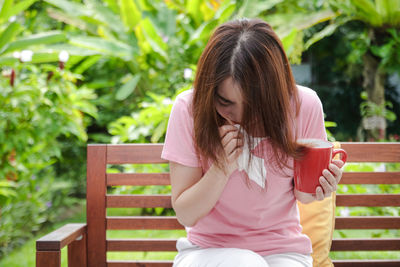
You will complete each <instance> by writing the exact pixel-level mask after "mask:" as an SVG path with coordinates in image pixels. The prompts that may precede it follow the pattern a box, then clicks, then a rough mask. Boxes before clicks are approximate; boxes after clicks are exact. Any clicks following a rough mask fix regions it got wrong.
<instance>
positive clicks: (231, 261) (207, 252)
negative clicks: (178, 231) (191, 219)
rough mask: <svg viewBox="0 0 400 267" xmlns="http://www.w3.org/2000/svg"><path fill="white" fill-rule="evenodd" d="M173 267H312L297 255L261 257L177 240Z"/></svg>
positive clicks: (239, 250)
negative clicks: (176, 252)
mask: <svg viewBox="0 0 400 267" xmlns="http://www.w3.org/2000/svg"><path fill="white" fill-rule="evenodd" d="M176 247H177V249H178V255H176V257H175V260H174V265H173V267H312V266H313V265H312V261H313V260H312V257H311V256H310V255H303V254H299V253H283V254H275V255H270V256H261V255H259V254H257V253H255V252H253V251H251V250H247V249H239V248H200V247H198V246H196V245H194V244H193V243H191V242H190V241H189V240H188V239H186V238H180V239H178V242H177V244H176Z"/></svg>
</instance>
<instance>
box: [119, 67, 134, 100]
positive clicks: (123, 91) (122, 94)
mask: <svg viewBox="0 0 400 267" xmlns="http://www.w3.org/2000/svg"><path fill="white" fill-rule="evenodd" d="M139 80H140V74H135V75H134V76H133V77H132V79H131V80H130V81H129V82H127V83H126V84H124V85H123V86H122V87H121V88H119V89H118V92H117V94H116V95H115V99H117V100H120V101H121V100H124V99H126V98H127V97H128V96H129V95H130V94H132V93H133V91H134V90H135V88H136V85H137V84H138V82H139Z"/></svg>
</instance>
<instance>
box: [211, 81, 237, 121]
mask: <svg viewBox="0 0 400 267" xmlns="http://www.w3.org/2000/svg"><path fill="white" fill-rule="evenodd" d="M215 107H216V109H217V112H218V113H219V114H220V115H221V116H222V117H223V118H224V119H226V120H230V121H232V122H233V123H234V124H240V123H241V121H242V114H243V97H242V94H241V89H240V87H239V85H238V84H237V83H235V82H234V81H233V79H232V78H230V77H229V78H227V79H225V80H224V81H223V82H222V83H221V84H220V85H219V86H218V89H217V92H216V96H215Z"/></svg>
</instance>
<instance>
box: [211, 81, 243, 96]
mask: <svg viewBox="0 0 400 267" xmlns="http://www.w3.org/2000/svg"><path fill="white" fill-rule="evenodd" d="M241 91H242V90H241V89H240V86H239V84H238V83H236V82H235V81H234V80H233V79H232V78H231V77H228V78H226V79H225V80H224V81H223V82H222V83H221V84H220V85H219V86H218V88H217V93H218V94H219V95H220V96H222V97H224V98H226V99H229V100H232V101H233V102H235V101H238V100H241V99H242V92H241Z"/></svg>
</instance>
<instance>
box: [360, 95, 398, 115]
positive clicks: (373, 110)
mask: <svg viewBox="0 0 400 267" xmlns="http://www.w3.org/2000/svg"><path fill="white" fill-rule="evenodd" d="M361 99H363V100H364V101H363V102H362V103H361V104H360V113H361V116H363V117H366V118H368V117H373V116H378V117H383V118H385V119H387V120H388V121H395V120H396V114H395V113H394V112H392V111H390V110H389V109H388V108H393V104H392V103H391V102H389V101H386V102H385V103H384V104H382V105H377V104H375V103H373V102H371V101H368V99H367V92H365V91H364V92H362V93H361Z"/></svg>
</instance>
